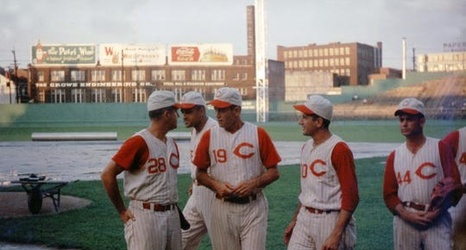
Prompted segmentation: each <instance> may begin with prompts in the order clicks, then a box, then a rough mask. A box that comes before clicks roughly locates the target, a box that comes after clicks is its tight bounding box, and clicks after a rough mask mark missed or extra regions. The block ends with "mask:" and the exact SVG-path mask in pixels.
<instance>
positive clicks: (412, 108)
mask: <svg viewBox="0 0 466 250" xmlns="http://www.w3.org/2000/svg"><path fill="white" fill-rule="evenodd" d="M402 113H405V114H408V115H417V114H422V115H424V103H422V102H421V101H419V100H418V99H416V98H405V99H403V100H402V101H401V102H400V104H398V108H397V109H396V111H395V116H398V115H400V114H402Z"/></svg>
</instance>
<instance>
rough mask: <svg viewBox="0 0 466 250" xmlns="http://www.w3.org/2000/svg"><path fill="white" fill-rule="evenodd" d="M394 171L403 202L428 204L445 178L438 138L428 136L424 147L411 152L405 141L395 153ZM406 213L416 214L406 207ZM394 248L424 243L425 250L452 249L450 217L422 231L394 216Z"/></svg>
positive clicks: (411, 247) (442, 216) (444, 216)
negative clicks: (436, 187)
mask: <svg viewBox="0 0 466 250" xmlns="http://www.w3.org/2000/svg"><path fill="white" fill-rule="evenodd" d="M394 153H395V155H394V163H393V164H394V165H393V167H394V172H395V175H396V176H398V197H399V198H400V200H401V201H402V202H415V203H418V204H429V203H430V195H431V193H432V190H433V189H434V187H435V185H436V184H437V183H438V182H439V181H440V180H441V179H442V178H443V177H444V173H443V168H442V164H441V161H440V151H439V139H434V138H430V137H427V138H426V142H425V143H424V145H423V146H422V147H421V148H420V149H419V150H418V151H417V152H416V153H415V154H413V153H411V151H410V150H408V148H407V146H406V142H405V143H403V144H402V145H400V146H398V147H397V148H396V149H395V151H394ZM406 209H407V210H410V211H412V212H413V211H416V210H414V209H412V208H409V207H406ZM393 230H394V247H395V249H406V250H408V249H410V250H411V249H420V245H421V240H423V241H424V244H425V246H424V247H425V249H450V236H451V217H450V214H449V213H447V212H446V213H444V214H443V215H440V217H439V219H438V220H437V221H436V222H435V223H434V224H432V225H431V226H430V227H429V228H428V230H419V229H417V228H415V227H413V226H412V225H411V224H408V223H407V222H405V221H404V220H402V219H401V218H400V217H399V216H394V217H393Z"/></svg>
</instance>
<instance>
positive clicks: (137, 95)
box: [131, 88, 147, 102]
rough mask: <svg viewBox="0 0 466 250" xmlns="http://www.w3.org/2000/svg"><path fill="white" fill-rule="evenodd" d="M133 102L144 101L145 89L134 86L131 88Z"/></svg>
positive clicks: (145, 98)
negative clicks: (134, 87)
mask: <svg viewBox="0 0 466 250" xmlns="http://www.w3.org/2000/svg"><path fill="white" fill-rule="evenodd" d="M131 94H132V97H133V102H146V100H147V96H146V90H145V89H142V88H136V89H133V90H132V93H131Z"/></svg>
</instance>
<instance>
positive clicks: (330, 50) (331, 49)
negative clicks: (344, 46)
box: [328, 48, 333, 56]
mask: <svg viewBox="0 0 466 250" xmlns="http://www.w3.org/2000/svg"><path fill="white" fill-rule="evenodd" d="M328 52H329V55H330V56H333V48H330V49H329V51H328Z"/></svg>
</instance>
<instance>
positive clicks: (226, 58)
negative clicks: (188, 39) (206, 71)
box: [168, 44, 233, 65]
mask: <svg viewBox="0 0 466 250" xmlns="http://www.w3.org/2000/svg"><path fill="white" fill-rule="evenodd" d="M168 64H169V65H232V64H233V45H231V44H181V45H171V46H170V48H169V58H168Z"/></svg>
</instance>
